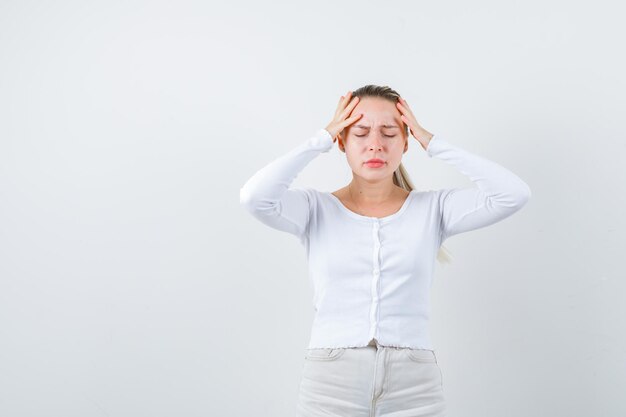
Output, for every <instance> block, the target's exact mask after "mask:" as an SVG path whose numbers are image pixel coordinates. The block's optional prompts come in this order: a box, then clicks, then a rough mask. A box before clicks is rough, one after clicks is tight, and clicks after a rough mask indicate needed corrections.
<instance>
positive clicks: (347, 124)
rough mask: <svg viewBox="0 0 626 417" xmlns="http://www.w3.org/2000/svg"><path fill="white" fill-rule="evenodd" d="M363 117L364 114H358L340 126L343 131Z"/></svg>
mask: <svg viewBox="0 0 626 417" xmlns="http://www.w3.org/2000/svg"><path fill="white" fill-rule="evenodd" d="M361 116H363V113H358V114H355V115H354V116H352V117H349V118H347V119H346V120H344V121H343V122H341V125H340V126H341V130H343V129H344V128H345V127H347V126H350V125H351V124H352V123H354V122H356V121H357V120H359V119H360V118H361Z"/></svg>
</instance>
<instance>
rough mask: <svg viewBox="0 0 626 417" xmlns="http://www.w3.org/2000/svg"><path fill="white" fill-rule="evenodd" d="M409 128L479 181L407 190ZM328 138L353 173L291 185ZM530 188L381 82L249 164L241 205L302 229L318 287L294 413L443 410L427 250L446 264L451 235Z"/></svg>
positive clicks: (485, 220)
mask: <svg viewBox="0 0 626 417" xmlns="http://www.w3.org/2000/svg"><path fill="white" fill-rule="evenodd" d="M409 131H410V133H411V135H412V136H413V137H414V138H415V139H416V140H417V141H418V143H419V144H420V145H421V146H422V148H423V149H424V150H425V151H426V153H427V155H428V156H429V157H433V156H434V157H436V158H438V159H441V160H443V161H445V162H446V163H449V164H451V165H453V166H454V167H456V168H457V169H458V170H459V171H460V172H461V173H463V174H465V175H467V176H468V177H469V178H470V179H471V180H472V182H474V183H475V184H476V187H470V188H446V189H441V190H430V191H416V190H414V189H413V185H412V184H411V181H410V180H409V177H408V175H407V173H406V171H405V169H404V167H403V166H402V164H401V159H402V155H403V154H404V153H405V152H406V151H407V149H408V141H409ZM335 142H337V143H338V147H339V149H340V150H341V151H342V152H344V153H345V154H346V158H347V161H348V164H349V165H350V168H351V169H352V174H353V178H352V181H351V182H350V183H349V184H348V185H346V186H345V187H343V188H341V189H339V190H336V191H334V192H332V193H328V192H321V191H318V190H315V189H313V188H310V187H302V188H296V187H291V184H292V182H293V180H294V179H295V177H296V176H297V175H298V173H299V172H301V171H302V170H303V169H304V167H305V166H306V165H307V164H308V163H309V162H310V161H311V160H313V159H314V158H316V157H317V156H318V155H319V154H320V153H324V152H328V151H330V149H331V148H332V147H333V144H334V143H335ZM530 195H531V193H530V188H529V187H528V185H527V184H526V183H525V182H524V181H523V180H521V179H520V178H519V177H518V176H516V175H515V174H513V173H512V172H511V171H509V170H507V169H505V168H504V167H502V166H500V165H498V164H497V163H495V162H492V161H490V160H487V159H485V158H483V157H480V156H478V155H474V154H472V153H470V152H468V151H465V150H463V149H461V148H459V147H457V146H455V145H453V144H452V143H450V142H448V141H447V137H442V136H441V135H439V134H434V135H433V134H432V133H430V132H428V131H426V130H425V129H424V128H423V127H422V126H421V125H420V124H419V123H418V122H417V120H416V118H415V116H414V115H413V113H412V111H411V109H410V108H409V106H408V103H407V102H406V101H405V100H404V99H402V98H401V97H400V95H399V94H398V93H397V92H396V91H394V90H392V89H391V88H389V87H387V86H382V87H381V86H374V85H367V86H364V87H362V88H359V89H358V90H356V91H354V93H352V92H350V91H349V92H348V93H347V94H346V96H345V97H344V96H342V97H341V98H340V100H339V104H338V106H337V110H336V111H335V115H334V117H333V119H332V121H331V122H330V123H329V124H328V125H327V126H326V128H324V129H320V130H319V131H317V132H316V133H315V134H314V135H313V136H312V137H310V138H309V139H308V140H306V141H304V142H303V143H301V144H300V145H299V146H297V147H295V149H293V150H292V151H290V152H288V153H287V154H285V155H283V156H282V157H280V158H278V159H276V160H275V161H273V162H271V163H270V164H268V165H266V166H265V167H263V168H262V169H261V170H259V171H258V172H256V173H255V174H254V175H253V176H252V177H251V178H250V179H249V180H248V181H247V182H246V184H245V185H244V186H243V187H242V188H241V190H240V200H241V204H242V205H243V206H244V207H245V208H246V210H247V211H248V212H249V213H250V214H252V215H253V216H254V217H255V218H257V219H258V220H260V221H261V222H263V223H265V224H266V225H268V226H270V227H272V228H274V229H277V230H281V231H285V232H288V233H291V234H293V235H295V236H296V237H298V239H299V240H300V242H301V243H302V245H303V246H304V248H305V250H306V255H307V260H308V265H309V278H310V279H311V283H312V285H313V290H314V297H313V305H314V309H315V318H314V321H313V326H312V331H311V338H310V340H309V344H308V347H307V348H306V349H305V354H304V366H303V373H302V380H301V383H300V387H299V395H298V401H297V415H298V416H301V417H305V416H306V417H309V416H310V417H313V416H342V417H346V416H350V417H359V416H363V417H370V416H394V417H400V416H407V417H408V416H411V417H418V416H444V415H445V400H444V396H443V381H442V374H441V370H440V368H439V366H438V364H437V359H436V356H435V351H434V349H433V347H432V344H431V340H430V334H429V333H430V329H429V312H430V301H429V290H430V285H431V282H432V273H433V269H434V262H435V258H436V257H437V258H438V259H439V260H440V261H446V260H448V258H447V255H446V253H445V251H444V248H443V246H442V243H443V242H444V241H445V240H446V239H447V238H449V237H450V236H453V235H455V234H458V233H462V232H467V231H470V230H475V229H478V228H481V227H485V226H488V225H490V224H493V223H496V222H498V221H500V220H502V219H504V218H506V217H509V216H510V215H512V214H513V213H515V212H516V211H518V210H519V209H520V208H522V206H524V205H525V204H526V202H527V201H528V199H529V198H530Z"/></svg>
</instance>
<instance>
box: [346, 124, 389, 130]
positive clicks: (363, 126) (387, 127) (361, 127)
mask: <svg viewBox="0 0 626 417" xmlns="http://www.w3.org/2000/svg"><path fill="white" fill-rule="evenodd" d="M354 127H358V128H360V129H368V130H369V129H370V127H369V126H365V125H355V126H354ZM381 127H384V128H385V129H400V127H399V126H398V125H381Z"/></svg>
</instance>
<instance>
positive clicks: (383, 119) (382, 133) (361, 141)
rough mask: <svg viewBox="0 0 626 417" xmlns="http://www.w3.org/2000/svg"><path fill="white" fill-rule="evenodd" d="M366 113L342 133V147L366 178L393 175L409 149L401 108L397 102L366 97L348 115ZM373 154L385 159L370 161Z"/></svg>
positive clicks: (357, 169) (352, 166) (361, 174)
mask: <svg viewBox="0 0 626 417" xmlns="http://www.w3.org/2000/svg"><path fill="white" fill-rule="evenodd" d="M359 113H363V116H362V117H361V118H360V119H358V120H357V121H356V122H354V123H353V124H352V125H350V126H348V127H346V128H345V129H344V131H343V132H342V134H341V137H342V138H343V149H342V146H341V143H340V144H339V148H340V149H341V150H342V151H344V152H345V153H346V158H347V159H348V164H350V167H351V168H352V171H353V172H354V173H355V174H356V175H359V176H361V177H363V178H365V179H371V180H376V179H382V178H385V177H388V176H390V175H393V172H394V171H395V170H396V169H397V168H398V166H399V165H400V162H401V161H402V155H403V154H404V152H406V150H407V146H408V143H407V139H408V137H407V136H406V132H405V127H404V123H403V122H402V119H400V111H399V110H398V108H397V107H396V105H395V103H392V102H391V101H389V100H385V99H381V98H379V97H365V98H362V99H360V100H359V103H358V104H357V105H356V106H355V107H354V109H352V113H351V114H350V115H349V116H348V117H350V116H352V115H355V114H359ZM372 158H378V159H382V160H383V161H384V163H382V164H379V165H375V164H368V163H367V161H368V160H370V159H372Z"/></svg>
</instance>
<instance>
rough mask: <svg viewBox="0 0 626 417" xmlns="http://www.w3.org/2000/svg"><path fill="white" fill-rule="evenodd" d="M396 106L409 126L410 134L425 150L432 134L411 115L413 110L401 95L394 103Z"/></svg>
mask: <svg viewBox="0 0 626 417" xmlns="http://www.w3.org/2000/svg"><path fill="white" fill-rule="evenodd" d="M396 107H397V108H398V110H400V113H401V114H400V118H401V119H402V121H403V122H404V123H406V124H407V125H408V126H409V130H410V131H411V134H412V135H413V137H415V139H417V141H418V142H419V143H420V145H422V148H424V150H426V148H428V143H429V142H430V139H431V138H432V137H433V134H432V133H430V132H428V131H427V130H426V129H424V128H423V127H422V126H420V124H419V123H417V119H416V118H415V116H414V115H413V112H412V111H411V109H410V108H409V104H408V103H407V102H406V100H405V99H403V98H402V97H400V98H399V101H398V102H397V103H396Z"/></svg>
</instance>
